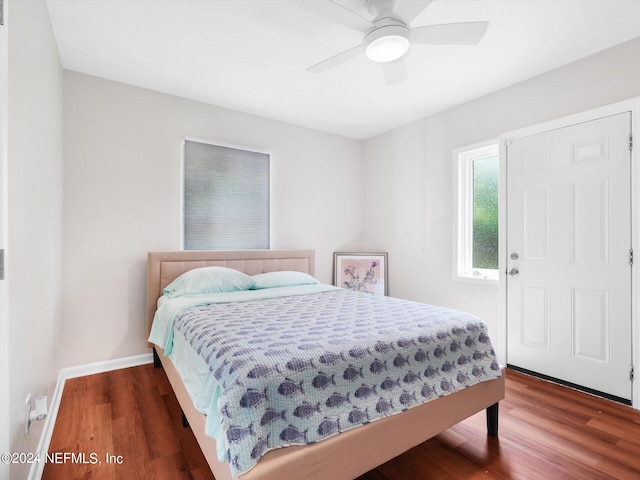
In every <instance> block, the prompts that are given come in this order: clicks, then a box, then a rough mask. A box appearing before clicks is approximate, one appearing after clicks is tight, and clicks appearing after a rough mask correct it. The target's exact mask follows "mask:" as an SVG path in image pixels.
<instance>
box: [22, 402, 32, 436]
mask: <svg viewBox="0 0 640 480" xmlns="http://www.w3.org/2000/svg"><path fill="white" fill-rule="evenodd" d="M30 426H31V394H29V395H27V399H26V400H25V401H24V433H25V435H26V434H27V433H29V427H30Z"/></svg>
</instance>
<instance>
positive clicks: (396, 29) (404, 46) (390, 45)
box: [363, 17, 411, 62]
mask: <svg viewBox="0 0 640 480" xmlns="http://www.w3.org/2000/svg"><path fill="white" fill-rule="evenodd" d="M374 23H375V28H373V29H372V30H371V31H370V32H368V33H367V35H366V36H365V37H364V42H363V44H364V46H365V51H366V54H367V56H368V57H369V58H370V59H371V60H373V61H375V62H392V61H393V60H397V59H398V58H400V57H402V56H403V55H404V54H405V53H407V50H409V43H410V42H409V38H410V36H411V29H410V28H409V27H408V26H407V25H406V24H405V23H403V22H401V21H399V20H394V19H392V18H388V17H387V18H382V19H380V20H376V21H375V22H374Z"/></svg>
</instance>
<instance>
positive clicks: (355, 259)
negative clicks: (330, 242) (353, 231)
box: [334, 252, 387, 295]
mask: <svg viewBox="0 0 640 480" xmlns="http://www.w3.org/2000/svg"><path fill="white" fill-rule="evenodd" d="M334 260H335V262H334V284H335V285H336V286H338V287H343V288H349V289H351V290H355V291H357V292H364V293H375V294H378V295H386V294H387V281H386V280H387V272H386V263H387V262H386V260H387V254H386V253H338V252H336V253H335V254H334Z"/></svg>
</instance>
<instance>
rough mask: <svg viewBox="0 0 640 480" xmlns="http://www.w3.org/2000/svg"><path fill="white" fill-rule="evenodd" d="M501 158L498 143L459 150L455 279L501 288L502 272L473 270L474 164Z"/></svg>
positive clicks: (455, 153) (456, 161) (456, 163)
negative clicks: (499, 284) (490, 157)
mask: <svg viewBox="0 0 640 480" xmlns="http://www.w3.org/2000/svg"><path fill="white" fill-rule="evenodd" d="M488 156H497V157H498V158H499V157H500V148H499V144H498V140H497V139H493V140H489V141H485V142H481V143H476V144H473V145H467V146H464V147H460V148H456V149H454V151H453V162H454V169H453V170H454V175H453V177H454V212H455V217H456V218H455V222H454V235H455V238H456V250H455V252H454V255H455V257H454V262H453V264H454V265H453V279H454V280H457V281H462V282H470V283H478V284H482V285H498V276H499V269H498V268H497V269H495V270H494V269H485V268H475V269H474V268H473V267H472V262H473V162H474V161H475V160H479V159H481V158H486V157H488Z"/></svg>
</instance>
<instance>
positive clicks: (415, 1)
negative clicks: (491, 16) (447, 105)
mask: <svg viewBox="0 0 640 480" xmlns="http://www.w3.org/2000/svg"><path fill="white" fill-rule="evenodd" d="M358 1H359V2H360V3H361V4H364V6H365V7H366V10H367V12H368V13H369V15H371V16H372V20H369V19H368V18H365V17H364V16H362V15H360V14H359V13H357V12H355V11H353V10H350V9H349V8H347V7H345V6H343V5H341V4H340V3H337V2H336V1H334V0H302V3H301V4H300V5H301V6H302V7H303V8H304V9H306V10H308V11H310V12H313V13H315V14H317V15H320V16H322V17H324V18H327V19H328V20H331V21H333V22H336V23H339V24H341V25H344V26H346V27H349V28H352V29H355V30H358V31H360V32H362V33H364V37H363V40H362V43H361V44H360V45H357V46H355V47H352V48H350V49H348V50H345V51H344V52H342V53H338V54H337V55H334V56H332V57H329V58H327V59H326V60H323V61H322V62H320V63H316V64H315V65H312V66H311V67H309V68H307V70H308V71H309V72H312V73H322V72H325V71H327V70H329V69H331V68H334V67H337V66H338V65H340V64H342V63H344V62H346V61H348V60H351V59H352V58H355V57H357V56H359V55H362V54H363V53H364V54H365V55H366V56H367V57H368V58H369V59H370V60H372V61H374V62H379V63H380V64H381V65H382V68H383V71H384V76H385V80H386V82H387V85H393V84H394V83H398V82H401V81H402V80H405V79H406V78H407V69H406V66H405V63H404V59H403V57H404V55H405V54H406V53H407V51H408V50H409V47H410V46H411V44H430V45H475V44H477V43H478V42H480V40H481V39H482V37H483V36H484V34H485V32H486V31H487V28H488V27H489V22H463V23H445V24H441V25H427V26H423V27H413V28H412V27H410V26H409V24H410V23H411V22H412V21H413V20H414V19H415V18H416V17H417V16H418V15H420V13H422V12H423V11H424V10H425V9H426V8H427V7H428V6H429V4H431V2H432V1H433V0H358Z"/></svg>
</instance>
